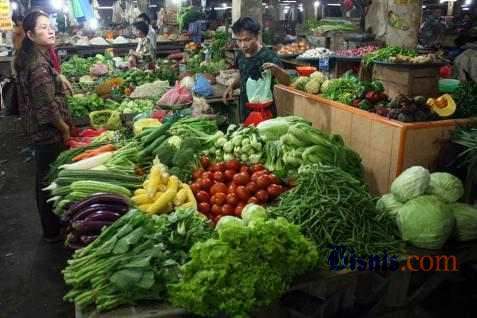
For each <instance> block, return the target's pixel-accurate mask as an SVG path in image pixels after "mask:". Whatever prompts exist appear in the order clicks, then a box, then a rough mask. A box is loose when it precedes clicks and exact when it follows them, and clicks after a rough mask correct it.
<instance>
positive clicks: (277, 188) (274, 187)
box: [267, 183, 285, 198]
mask: <svg viewBox="0 0 477 318" xmlns="http://www.w3.org/2000/svg"><path fill="white" fill-rule="evenodd" d="M283 191H285V188H284V187H283V186H281V185H279V184H274V183H272V184H271V185H269V186H268V188H267V192H268V194H269V195H270V196H271V197H272V198H276V197H278V196H279V195H280V194H282V193H283Z"/></svg>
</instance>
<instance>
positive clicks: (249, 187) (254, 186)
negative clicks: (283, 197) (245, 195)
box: [245, 181, 258, 194]
mask: <svg viewBox="0 0 477 318" xmlns="http://www.w3.org/2000/svg"><path fill="white" fill-rule="evenodd" d="M245 187H246V188H247V190H248V191H249V192H250V193H252V194H253V193H255V192H257V190H258V186H257V183H255V182H253V181H250V182H249V183H248V184H247V185H246V186H245Z"/></svg>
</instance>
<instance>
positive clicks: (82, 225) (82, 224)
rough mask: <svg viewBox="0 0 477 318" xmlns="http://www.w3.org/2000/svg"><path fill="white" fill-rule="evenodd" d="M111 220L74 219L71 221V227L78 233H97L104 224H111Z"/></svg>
mask: <svg viewBox="0 0 477 318" xmlns="http://www.w3.org/2000/svg"><path fill="white" fill-rule="evenodd" d="M112 223H113V222H111V221H86V220H85V221H75V222H73V223H72V226H73V229H74V230H75V231H77V232H78V233H79V234H86V233H99V232H101V229H102V228H103V227H105V226H109V225H111V224H112Z"/></svg>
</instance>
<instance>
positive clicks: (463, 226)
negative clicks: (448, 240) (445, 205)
mask: <svg viewBox="0 0 477 318" xmlns="http://www.w3.org/2000/svg"><path fill="white" fill-rule="evenodd" d="M450 207H451V210H452V213H453V214H454V217H455V231H454V236H455V238H456V240H457V241H461V242H465V241H472V240H475V239H477V208H474V207H472V206H470V205H468V204H464V203H453V204H451V205H450Z"/></svg>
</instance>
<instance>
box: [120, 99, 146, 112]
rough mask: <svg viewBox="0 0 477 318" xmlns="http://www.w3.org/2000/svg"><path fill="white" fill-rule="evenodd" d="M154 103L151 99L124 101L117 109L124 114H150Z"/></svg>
mask: <svg viewBox="0 0 477 318" xmlns="http://www.w3.org/2000/svg"><path fill="white" fill-rule="evenodd" d="M153 107H154V101H152V100H150V99H124V100H123V101H122V102H121V104H119V106H117V107H116V108H115V109H116V110H117V111H120V112H122V113H123V114H139V113H144V112H150V111H151V110H152V108H153Z"/></svg>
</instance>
